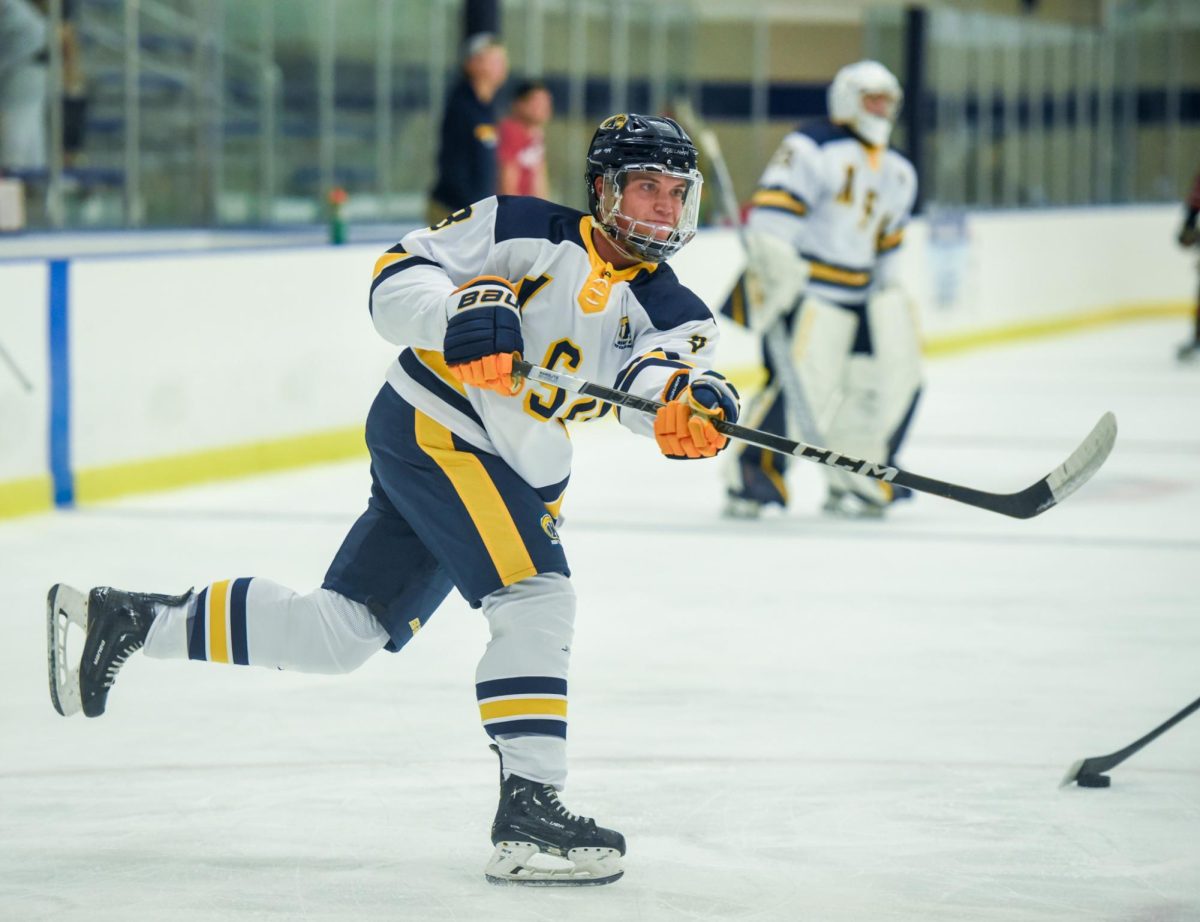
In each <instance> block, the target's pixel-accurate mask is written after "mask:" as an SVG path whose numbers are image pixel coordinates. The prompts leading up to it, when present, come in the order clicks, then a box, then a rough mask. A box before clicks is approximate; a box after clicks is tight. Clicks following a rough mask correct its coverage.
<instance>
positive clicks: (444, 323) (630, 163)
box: [48, 115, 738, 884]
mask: <svg viewBox="0 0 1200 922" xmlns="http://www.w3.org/2000/svg"><path fill="white" fill-rule="evenodd" d="M586 177H587V191H588V198H589V202H590V214H585V213H583V212H579V211H575V210H572V209H570V208H564V207H560V206H557V205H552V204H550V203H548V202H545V201H542V200H539V199H534V198H525V197H506V196H502V197H499V198H496V197H492V198H486V199H484V200H482V201H479V202H476V203H474V204H473V205H471V206H469V207H467V208H463V209H461V210H459V211H457V212H455V213H454V214H452V215H450V216H449V217H448V218H446V219H445V220H443V221H441V222H440V223H438V224H436V225H434V226H432V227H430V228H427V229H422V230H418V231H414V232H413V233H410V234H408V235H407V236H406V237H404V239H403V240H402V241H401V242H400V243H399V244H398V245H396V246H394V247H392V248H391V249H390V250H388V251H387V252H386V253H384V254H383V255H382V256H381V257H380V258H379V260H378V262H377V263H376V265H375V271H374V280H373V282H372V285H371V294H370V310H371V316H372V318H373V321H374V323H375V326H376V328H377V330H378V331H379V332H380V334H382V335H383V336H384V338H385V339H387V340H389V341H390V342H394V343H397V344H402V345H405V346H406V348H404V350H403V351H402V352H401V353H400V356H399V358H398V359H397V360H396V361H395V362H394V363H393V364H392V365H391V367H390V368H389V369H388V372H387V382H386V384H385V385H384V386H383V388H382V389H381V390H380V392H379V394H378V396H377V397H376V399H375V402H374V404H373V406H372V407H371V411H370V414H369V415H368V417H367V425H366V439H367V446H368V448H369V449H370V454H371V473H372V491H371V498H370V501H369V503H368V506H367V509H366V511H365V512H364V513H363V514H362V516H361V517H360V518H359V520H358V521H357V522H356V523H355V525H354V526H353V527H352V528H351V529H350V532H349V534H348V535H347V537H346V539H345V541H344V543H343V544H342V547H341V549H340V550H339V551H338V552H337V555H336V557H335V558H334V560H333V563H332V564H331V566H330V568H329V571H328V573H327V574H326V575H325V580H324V583H323V585H322V586H321V588H320V589H317V590H315V591H312V592H309V593H307V594H297V593H295V592H293V591H291V590H290V589H286V588H284V587H283V586H280V585H277V584H275V583H273V582H270V581H268V580H266V579H262V578H252V579H234V580H222V581H219V582H215V583H212V584H211V585H208V586H205V587H203V588H201V589H200V591H199V592H198V593H193V592H191V591H189V592H187V593H184V594H183V595H179V596H166V595H150V594H141V593H131V592H124V591H120V590H117V589H111V588H97V589H92V590H91V592H90V593H89V594H88V595H87V596H84V595H83V594H82V593H79V592H77V591H75V590H73V589H70V588H69V587H67V586H64V585H57V586H55V587H54V588H53V589H51V591H50V597H49V614H48V617H49V619H50V633H51V639H52V642H51V650H50V667H51V691H52V696H53V701H54V704H55V707H56V708H57V709H58V710H59V712H60V713H63V714H70V713H72V712H74V711H75V710H79V709H82V711H83V712H84V714H86V715H87V716H90V717H96V716H99V715H100V714H102V713H104V709H105V705H106V701H107V697H108V693H109V689H110V688H111V687H112V685H113V682H114V680H115V679H116V677H117V675H118V670H119V669H120V668H121V666H122V664H123V663H124V662H125V661H126V659H127V658H128V657H129V656H130V654H132V653H133V652H135V651H136V650H138V649H143V650H144V652H145V654H146V655H148V656H152V657H163V658H176V659H193V660H205V661H209V662H220V663H235V664H246V665H256V666H264V667H267V668H272V669H292V670H297V671H304V672H317V673H344V672H349V671H351V670H353V669H355V668H357V667H358V666H359V665H361V664H362V663H363V662H364V661H365V660H366V659H367V658H368V657H370V656H371V655H372V654H374V653H376V652H377V651H379V650H381V649H388V650H391V651H396V650H399V649H400V648H401V647H403V646H404V645H405V644H407V643H408V642H409V641H410V640H411V639H412V638H413V636H414V635H415V634H416V633H417V632H418V630H420V629H421V628H422V627H423V626H424V625H425V624H426V622H427V621H428V619H429V618H430V616H431V615H432V614H433V612H434V611H435V609H437V607H438V606H439V604H440V603H441V601H442V600H443V598H444V597H445V596H446V595H447V594H448V593H449V592H450V590H451V589H452V588H455V587H457V589H458V591H459V592H460V593H462V595H463V596H464V597H465V598H466V599H467V601H468V602H469V603H470V604H471V605H472V606H473V607H476V608H480V609H481V610H482V613H483V615H484V617H485V618H486V619H487V622H488V626H489V628H490V631H491V642H490V643H489V644H488V646H487V649H486V650H485V652H484V653H483V657H482V659H481V660H480V662H479V666H478V669H477V671H476V675H475V690H476V696H477V699H478V702H479V711H480V716H481V718H482V722H483V726H484V729H485V730H486V731H487V734H488V735H489V736H490V737H491V738H492V739H493V740H494V746H493V748H494V749H495V750H496V751H497V753H498V755H499V756H500V767H501V789H500V803H499V807H498V809H497V812H496V816H495V821H494V823H493V825H492V842H493V844H494V845H495V851H494V853H493V855H492V858H491V860H490V862H489V863H488V865H487V868H486V872H485V873H486V875H487V878H488V879H489V880H491V881H493V882H500V883H509V882H513V883H535V884H602V883H609V882H611V881H613V880H616V879H617V878H618V877H620V876H621V874H622V870H621V856H622V855H624V853H625V840H624V838H623V836H622V835H621V834H620V833H618V832H615V831H613V830H611V829H605V828H602V827H600V826H597V825H596V823H595V821H594V820H591V819H588V818H584V817H580V816H576V815H574V814H573V813H570V812H569V811H568V810H567V809H566V808H565V807H564V806H563V805H562V803H561V802H560V801H559V798H558V792H559V791H560V790H561V789H562V787H563V785H564V782H565V780H566V775H567V758H566V730H567V719H566V718H567V664H568V659H569V656H570V647H571V639H572V634H573V623H574V617H575V596H574V591H573V590H572V588H571V581H570V579H569V577H570V570H569V568H568V565H567V558H566V554H565V552H564V548H563V543H562V539H561V538H560V536H559V533H558V530H557V527H556V520H557V518H558V513H559V507H560V504H561V503H562V500H563V493H564V490H565V489H566V486H567V479H568V476H569V474H570V466H571V442H570V440H569V439H568V437H567V432H566V426H565V425H564V424H565V423H567V422H580V421H583V420H589V419H596V418H599V417H601V416H603V415H604V414H605V413H606V412H607V411H608V410H609V405H607V404H600V403H597V402H596V401H595V400H591V399H573V398H572V397H571V395H569V394H568V393H566V392H565V391H562V390H560V389H558V388H553V387H548V386H544V385H530V384H529V382H522V381H521V380H520V379H519V378H517V377H516V376H514V374H513V355H514V353H520V354H522V355H523V356H527V357H529V358H530V359H532V360H534V361H536V362H540V363H541V364H542V365H545V366H548V367H551V368H560V369H564V370H569V371H570V372H573V373H579V374H582V375H586V376H587V377H588V378H591V379H595V380H600V381H609V382H612V384H613V386H614V387H616V388H618V389H621V390H624V391H626V392H629V393H633V394H639V395H642V396H643V397H649V398H654V399H658V400H661V401H663V402H664V403H665V404H666V406H665V407H664V408H663V409H662V410H660V411H659V412H658V414H657V416H656V417H649V416H647V415H644V414H639V413H633V412H625V413H620V414H619V419H620V422H621V424H622V425H624V426H625V427H626V428H628V429H631V430H632V431H633V432H635V433H637V434H639V435H643V436H649V437H652V438H654V439H655V440H656V441H657V444H658V447H659V449H660V450H661V451H662V452H663V453H664V454H666V455H667V456H668V457H670V458H680V459H684V458H707V457H712V456H714V455H716V454H717V452H719V451H720V450H721V449H722V448H724V447H725V445H726V442H727V439H726V438H725V437H724V436H722V435H720V434H719V433H718V432H717V431H716V429H715V428H714V426H713V425H712V421H711V420H712V419H713V418H714V417H718V418H723V419H726V420H731V421H732V420H736V419H737V415H738V398H737V394H736V392H735V391H734V389H733V388H732V387H731V386H730V385H729V384H727V383H726V382H725V380H724V379H723V378H722V377H721V376H720V375H718V374H716V373H715V372H713V371H711V370H708V366H709V363H710V357H711V355H712V352H713V347H714V344H715V343H716V340H717V327H716V323H715V322H714V320H713V317H712V315H711V314H710V313H709V311H708V309H707V308H706V307H705V306H704V304H703V302H702V301H701V300H700V299H699V298H698V297H697V296H696V295H695V294H693V293H692V292H691V291H690V290H688V289H687V288H685V287H683V286H682V285H681V284H680V282H679V281H678V279H677V278H676V276H675V275H674V273H673V272H672V271H671V269H670V268H669V267H668V266H667V265H665V264H664V262H663V260H665V259H666V258H667V257H668V256H670V255H671V254H672V253H674V252H676V251H677V250H679V248H680V247H682V246H683V245H684V244H685V243H687V241H688V240H689V239H690V238H691V237H692V236H693V234H694V232H695V227H696V214H697V206H698V204H699V201H700V186H701V182H702V180H701V176H700V173H699V172H698V171H697V169H696V149H695V147H694V146H693V145H692V143H691V140H690V139H689V138H688V136H687V135H686V134H685V133H684V132H683V130H682V129H680V128H679V126H678V125H677V124H676V123H675V122H673V121H671V120H670V119H665V118H657V117H652V116H644V115H617V116H613V117H612V118H609V119H607V120H606V121H604V122H603V123H602V124H601V125H600V127H599V128H598V129H597V131H596V133H595V135H594V137H593V139H592V143H591V147H590V150H589V152H588V159H587V169H586ZM70 623H75V624H77V625H79V626H80V627H82V628H83V629H84V631H85V641H84V646H83V653H82V662H81V665H80V667H79V669H78V670H77V671H76V670H74V669H72V668H71V667H70V665H69V664H68V663H67V662H66V661H65V659H64V656H65V650H66V633H67V627H68V624H70ZM546 856H557V857H558V859H559V861H558V867H555V868H548V867H546V866H545V865H546V862H547V860H548V859H547V857H546ZM564 859H565V860H564Z"/></svg>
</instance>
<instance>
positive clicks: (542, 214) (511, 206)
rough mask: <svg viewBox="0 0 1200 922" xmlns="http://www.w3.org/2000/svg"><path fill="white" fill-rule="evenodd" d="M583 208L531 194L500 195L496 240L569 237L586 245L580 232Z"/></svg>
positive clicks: (581, 244)
mask: <svg viewBox="0 0 1200 922" xmlns="http://www.w3.org/2000/svg"><path fill="white" fill-rule="evenodd" d="M581 218H583V212H582V211H576V210H575V209H574V208H567V207H566V206H564V205H555V204H554V203H553V202H547V201H546V200H545V199H540V198H534V197H533V196H530V195H498V196H496V242H497V243H501V242H502V241H504V240H518V239H529V238H532V239H534V240H549V241H550V242H551V243H562V242H563V241H568V242H570V243H573V244H575V245H576V246H578V247H581V248H582V247H583V238H582V237H580V236H579V221H580V219H581Z"/></svg>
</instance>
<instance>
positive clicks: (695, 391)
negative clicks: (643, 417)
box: [654, 371, 739, 460]
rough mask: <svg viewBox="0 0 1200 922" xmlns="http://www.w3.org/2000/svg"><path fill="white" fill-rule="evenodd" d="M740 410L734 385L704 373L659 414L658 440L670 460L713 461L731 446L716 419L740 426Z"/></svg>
mask: <svg viewBox="0 0 1200 922" xmlns="http://www.w3.org/2000/svg"><path fill="white" fill-rule="evenodd" d="M669 389H670V385H668V390H669ZM668 397H670V395H669V394H668ZM738 409H739V398H738V392H737V390H736V389H735V388H734V386H733V385H732V384H730V383H729V382H728V381H726V380H725V379H724V378H722V377H721V376H720V375H718V374H717V373H716V372H711V371H709V372H704V373H703V374H701V375H699V376H697V377H695V378H693V379H692V380H691V382H690V383H689V384H688V385H687V386H686V387H684V388H683V390H682V391H680V392H679V394H678V395H677V396H675V397H674V398H672V399H669V400H668V402H667V404H666V405H665V406H664V407H663V408H662V409H660V410H659V411H658V413H656V414H655V416H654V439H655V441H656V442H658V447H659V450H660V451H661V452H662V453H663V454H664V455H666V456H667V457H668V458H674V459H676V460H685V459H688V458H711V457H713V456H715V455H716V454H717V452H719V451H721V450H722V449H723V448H724V447H725V446H726V445H728V444H729V437H728V436H724V435H722V434H721V433H719V432H718V431H717V430H716V427H715V426H713V424H712V421H713V419H723V420H726V421H727V422H731V423H736V422H737V418H738Z"/></svg>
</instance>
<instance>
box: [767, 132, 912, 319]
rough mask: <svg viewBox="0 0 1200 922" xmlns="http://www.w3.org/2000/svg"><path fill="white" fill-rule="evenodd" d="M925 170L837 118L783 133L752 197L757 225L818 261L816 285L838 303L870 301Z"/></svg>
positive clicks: (897, 242) (819, 292)
mask: <svg viewBox="0 0 1200 922" xmlns="http://www.w3.org/2000/svg"><path fill="white" fill-rule="evenodd" d="M916 196H917V173H916V170H915V169H913V165H912V164H911V163H909V161H908V160H907V158H905V157H904V156H903V155H902V154H900V153H898V152H897V151H894V150H891V149H876V148H870V147H868V146H867V145H866V144H864V143H863V142H862V141H860V140H859V139H858V138H857V137H856V136H855V135H854V134H853V133H852V132H851V131H850V130H849V129H848V128H846V127H845V126H843V125H835V124H833V123H832V122H829V121H824V122H817V123H814V124H813V125H801V126H800V127H798V128H797V129H795V130H794V131H792V132H791V133H790V134H788V135H787V137H785V138H784V139H783V143H782V144H781V145H780V147H779V150H778V151H777V152H776V154H775V156H774V157H773V158H772V159H771V162H770V163H769V164H767V168H766V170H765V171H764V172H763V175H762V179H761V180H759V187H758V190H757V191H756V192H755V193H754V197H753V199H752V200H751V203H752V205H753V206H754V207H753V210H752V211H751V213H750V217H749V222H748V223H749V226H750V227H751V228H752V229H754V230H757V231H763V232H766V233H769V234H772V235H774V236H777V237H780V238H782V239H784V240H787V241H789V242H790V243H791V244H792V245H793V246H795V248H796V251H797V252H798V253H799V254H800V255H801V256H803V257H804V258H805V259H806V260H808V261H809V263H811V265H812V276H811V280H810V282H809V290H810V291H811V292H812V293H813V294H815V295H818V296H820V297H822V298H825V299H826V300H829V301H833V302H836V303H838V304H847V305H849V304H861V303H863V302H864V301H866V300H867V297H868V296H869V294H870V291H871V289H872V287H873V283H874V282H875V281H876V278H877V276H878V275H880V274H882V273H885V272H886V271H887V265H886V263H887V259H888V256H889V254H891V253H893V252H894V251H895V250H896V248H897V247H899V246H900V243H901V241H902V240H903V239H904V228H905V225H906V224H907V223H908V221H909V218H910V217H911V215H912V208H913V202H914V201H915V199H916Z"/></svg>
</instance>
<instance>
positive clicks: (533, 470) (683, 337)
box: [370, 196, 717, 508]
mask: <svg viewBox="0 0 1200 922" xmlns="http://www.w3.org/2000/svg"><path fill="white" fill-rule="evenodd" d="M591 231H592V218H591V216H590V215H587V214H584V213H583V212H580V211H576V210H574V209H571V208H564V207H561V206H558V205H553V204H551V203H549V202H545V201H542V200H541V199H536V198H527V197H521V196H500V197H498V198H496V197H493V198H487V199H484V200H483V201H481V202H477V203H476V204H475V205H473V206H471V207H470V208H465V209H463V210H461V211H458V212H455V213H454V214H452V215H451V216H450V217H448V218H447V219H446V220H444V221H442V222H441V223H440V224H437V225H434V227H432V228H423V229H421V230H417V231H413V232H412V233H410V234H408V235H406V236H405V237H404V239H403V240H401V242H400V243H399V244H398V245H397V246H394V247H392V248H391V249H390V250H388V251H387V252H386V253H384V254H383V256H381V257H380V258H379V260H378V262H377V263H376V265H375V273H374V281H373V283H372V285H371V301H370V306H371V317H372V319H373V320H374V323H375V327H376V329H377V330H378V331H379V332H380V334H381V335H382V336H383V337H384V338H385V339H387V340H388V341H389V342H393V343H397V344H401V345H406V346H407V347H408V348H406V349H405V350H404V351H403V352H402V353H401V354H400V356H399V358H397V359H396V361H395V362H394V363H393V364H392V365H391V367H390V368H389V369H388V373H387V380H388V382H389V383H390V384H391V386H392V387H393V388H395V389H396V391H397V392H398V393H399V394H400V395H401V396H402V397H403V398H404V399H405V400H407V401H408V402H409V403H410V404H412V405H413V406H414V407H416V408H417V409H418V410H420V411H421V412H423V413H425V414H427V415H428V416H431V417H433V418H434V419H435V420H437V421H438V422H439V423H441V424H442V425H444V426H446V427H447V428H449V429H450V430H451V431H452V432H454V433H455V434H456V435H457V436H459V437H460V438H462V439H464V440H466V441H467V442H469V443H470V444H471V445H474V446H475V447H477V448H480V449H482V450H484V451H487V452H490V453H492V454H496V455H499V456H500V457H501V458H503V459H504V460H505V461H506V462H507V463H508V464H509V466H510V467H512V468H513V470H515V471H516V472H517V473H518V474H519V475H520V476H521V477H522V478H523V479H524V480H525V481H526V482H527V483H529V484H530V485H531V486H532V487H534V488H535V489H537V490H538V492H539V494H540V495H541V496H542V499H543V500H545V501H546V502H547V503H548V504H555V503H556V502H557V501H558V500H559V499H560V498H561V495H562V493H563V491H564V490H565V488H566V484H567V478H568V477H569V475H570V468H571V442H570V438H569V436H568V434H567V427H566V423H567V422H579V421H583V420H589V419H597V418H599V417H600V416H603V415H604V414H605V413H606V412H607V411H608V409H609V405H608V404H601V403H598V401H596V400H594V399H592V398H590V397H581V396H579V395H577V394H571V393H567V392H565V391H563V390H562V389H561V388H556V387H550V386H548V385H544V384H532V383H529V382H527V383H526V385H525V388H524V390H522V392H521V393H520V394H518V395H516V396H512V397H506V396H504V395H501V394H497V393H494V392H492V391H488V390H481V389H479V388H474V387H468V386H464V385H463V384H462V383H461V382H459V381H458V380H457V379H456V378H455V377H454V376H453V375H452V374H451V373H450V371H449V370H448V369H447V367H446V365H445V362H444V361H443V358H442V353H441V350H442V342H443V339H444V337H445V333H446V320H447V316H446V299H447V297H448V296H449V295H450V294H451V292H452V291H453V290H454V289H455V288H457V287H459V286H460V285H462V284H464V283H466V282H468V281H470V280H471V279H473V278H475V277H477V276H480V275H498V276H501V277H503V278H506V279H508V280H509V281H510V282H512V283H513V284H514V286H515V287H516V288H517V291H518V301H519V302H520V304H521V329H522V335H523V336H524V340H525V352H524V355H525V358H526V359H527V360H529V361H531V362H535V363H537V364H540V365H544V366H545V367H547V368H552V369H556V370H558V371H563V372H567V373H569V374H572V375H578V376H579V377H582V378H585V379H587V380H590V381H595V382H597V383H599V384H605V385H607V386H610V387H616V388H618V389H620V390H624V391H627V392H629V393H632V394H637V395H639V396H642V397H649V398H653V399H656V400H661V399H663V394H664V391H665V389H666V387H667V385H668V383H670V382H671V381H672V380H673V379H674V378H675V377H676V376H678V375H681V374H684V375H690V374H691V372H692V369H697V370H704V369H707V368H709V367H711V356H712V354H713V350H714V346H715V344H716V341H717V325H716V322H715V321H714V320H713V317H712V314H711V313H710V312H709V310H708V308H707V307H706V306H705V304H704V302H703V301H701V300H700V298H699V297H697V296H696V295H695V294H694V293H693V292H692V291H691V290H690V289H688V288H685V287H684V286H683V285H682V284H680V282H679V280H678V278H677V277H676V276H675V273H674V272H673V271H672V270H671V268H670V267H669V266H667V265H665V264H659V265H654V264H651V263H639V264H638V265H636V266H632V267H630V268H627V269H620V270H617V269H614V268H613V267H612V265H611V264H608V263H606V262H605V261H604V260H603V259H602V258H601V257H600V256H599V255H598V254H597V253H596V250H595V247H594V245H593V243H592V234H591ZM618 416H619V418H620V420H621V423H622V424H623V425H625V426H626V427H627V428H629V429H631V430H633V431H634V432H636V433H638V434H640V435H652V434H653V419H652V418H651V417H649V416H647V415H645V414H642V413H637V412H626V413H623V414H621V413H618ZM555 508H556V507H555Z"/></svg>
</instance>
